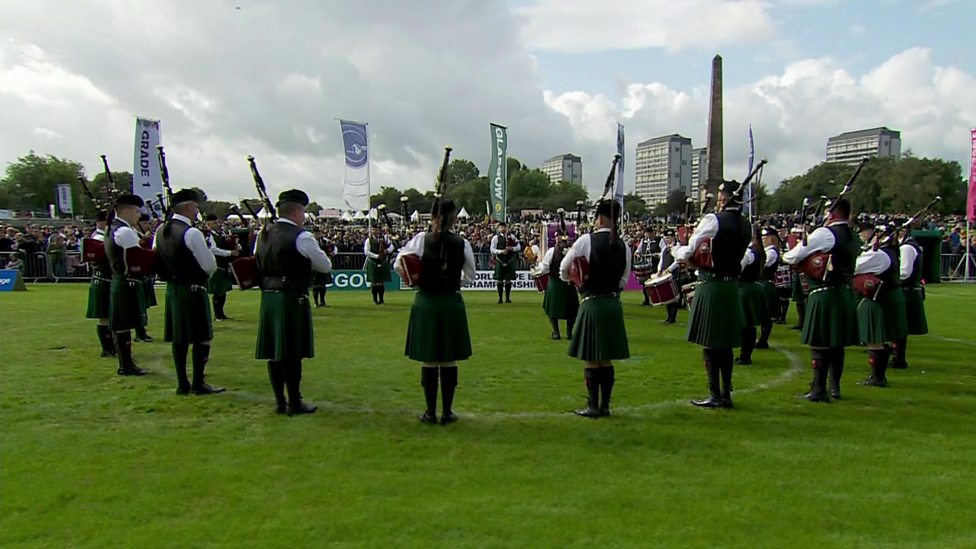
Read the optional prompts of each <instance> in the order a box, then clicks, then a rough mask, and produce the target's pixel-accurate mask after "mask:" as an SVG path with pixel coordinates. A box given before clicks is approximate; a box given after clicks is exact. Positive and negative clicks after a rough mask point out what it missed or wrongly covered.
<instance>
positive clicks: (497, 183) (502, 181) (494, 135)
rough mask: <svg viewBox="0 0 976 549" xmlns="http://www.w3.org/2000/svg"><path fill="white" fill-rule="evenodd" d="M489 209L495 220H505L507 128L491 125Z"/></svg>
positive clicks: (506, 211) (506, 206) (506, 205)
mask: <svg viewBox="0 0 976 549" xmlns="http://www.w3.org/2000/svg"><path fill="white" fill-rule="evenodd" d="M488 174H489V176H488V177H489V182H490V185H491V187H490V188H489V191H490V194H491V211H492V215H494V217H495V220H497V221H505V217H506V214H507V213H508V129H507V128H505V126H499V125H498V124H492V125H491V163H490V165H489V166H488Z"/></svg>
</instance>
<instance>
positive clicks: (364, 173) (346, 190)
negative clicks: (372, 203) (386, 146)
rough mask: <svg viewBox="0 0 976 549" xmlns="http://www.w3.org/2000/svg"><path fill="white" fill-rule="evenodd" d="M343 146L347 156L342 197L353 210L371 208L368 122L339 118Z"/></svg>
mask: <svg viewBox="0 0 976 549" xmlns="http://www.w3.org/2000/svg"><path fill="white" fill-rule="evenodd" d="M339 127H340V128H342V148H343V153H344V156H345V158H346V177H345V180H344V183H343V187H342V199H343V200H344V201H345V202H346V206H347V207H348V208H349V209H351V210H368V209H369V147H368V145H367V143H368V140H367V138H366V124H365V123H361V122H350V121H348V120H339Z"/></svg>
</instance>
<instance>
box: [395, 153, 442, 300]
mask: <svg viewBox="0 0 976 549" xmlns="http://www.w3.org/2000/svg"><path fill="white" fill-rule="evenodd" d="M451 150H452V149H451V147H444V160H443V162H441V169H440V171H438V172H437V187H436V189H435V191H434V203H433V205H432V206H431V209H430V214H431V220H433V218H434V216H440V206H441V199H442V198H443V197H444V193H445V192H446V191H447V175H448V170H449V169H450V163H451ZM444 221H445V220H443V219H442V220H441V223H440V225H439V226H438V227H437V230H436V231H435V232H434V241H435V242H437V243H438V244H440V259H441V269H446V268H447V257H446V256H445V250H444ZM427 252H428V250H424V253H425V254H426V253H427ZM398 263H399V264H400V266H401V268H400V269H399V270H398V272H399V273H400V275H401V276H403V280H404V282H406V283H407V285H408V286H410V287H412V288H413V287H416V286H417V285H418V284H420V279H421V277H422V276H423V264H422V263H421V261H420V258H419V257H417V255H416V254H402V255H401V256H400V259H399V261H398Z"/></svg>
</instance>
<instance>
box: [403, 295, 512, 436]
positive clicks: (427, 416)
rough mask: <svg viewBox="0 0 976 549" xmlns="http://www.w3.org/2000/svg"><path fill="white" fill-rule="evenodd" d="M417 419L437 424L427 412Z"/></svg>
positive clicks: (434, 416)
mask: <svg viewBox="0 0 976 549" xmlns="http://www.w3.org/2000/svg"><path fill="white" fill-rule="evenodd" d="M499 303H501V301H499ZM419 419H420V423H429V424H431V425H435V424H437V416H436V415H435V414H428V413H426V412H424V413H423V414H420V418H419Z"/></svg>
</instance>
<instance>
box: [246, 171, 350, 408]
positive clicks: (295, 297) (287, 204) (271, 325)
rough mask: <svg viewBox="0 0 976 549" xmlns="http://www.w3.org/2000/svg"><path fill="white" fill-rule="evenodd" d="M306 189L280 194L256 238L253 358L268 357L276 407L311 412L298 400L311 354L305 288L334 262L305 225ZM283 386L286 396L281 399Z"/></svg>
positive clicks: (283, 393) (309, 322)
mask: <svg viewBox="0 0 976 549" xmlns="http://www.w3.org/2000/svg"><path fill="white" fill-rule="evenodd" d="M306 206H308V195H307V194H305V193H304V192H302V191H300V190H297V189H292V190H288V191H284V192H282V193H281V194H279V195H278V203H277V205H276V207H277V209H278V214H279V216H280V217H279V218H278V221H277V222H276V223H275V224H273V225H271V226H270V227H268V228H267V229H266V230H265V231H263V232H262V233H261V234H260V235H259V236H258V238H257V242H256V243H255V246H256V253H255V255H256V256H257V261H258V266H259V268H260V270H261V310H260V312H259V313H258V340H257V350H256V351H255V358H257V359H259V360H267V361H268V378H269V379H270V380H271V388H272V390H273V391H274V395H275V405H276V407H275V411H276V412H277V413H279V414H284V413H287V414H288V415H289V416H292V415H299V414H310V413H313V412H315V410H316V406H314V405H310V404H308V403H306V402H304V401H303V400H302V392H301V382H302V359H304V358H312V357H314V356H315V345H314V341H315V340H314V337H313V332H312V309H311V307H310V306H309V304H308V289H309V287H310V286H311V283H312V271H319V272H323V273H327V272H330V271H332V262H331V261H330V260H329V257H328V256H327V255H325V252H323V251H322V249H321V248H319V245H318V243H317V242H316V241H315V237H314V236H312V233H310V232H308V231H307V230H305V228H304V223H305V207H306ZM285 387H287V388H288V398H287V400H286V399H285Z"/></svg>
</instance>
